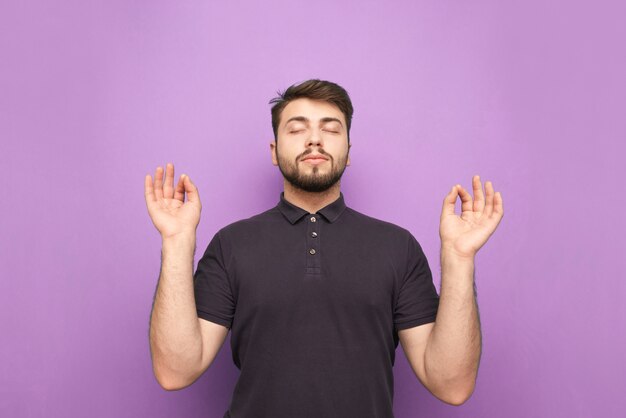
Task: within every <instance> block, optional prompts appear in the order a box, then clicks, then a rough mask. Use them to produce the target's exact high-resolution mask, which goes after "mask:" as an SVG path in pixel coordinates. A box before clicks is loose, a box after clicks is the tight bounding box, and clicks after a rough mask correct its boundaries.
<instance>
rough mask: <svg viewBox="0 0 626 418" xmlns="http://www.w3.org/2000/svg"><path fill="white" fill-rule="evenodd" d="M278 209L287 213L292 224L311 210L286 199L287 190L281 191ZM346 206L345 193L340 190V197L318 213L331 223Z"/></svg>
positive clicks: (286, 216) (286, 215)
mask: <svg viewBox="0 0 626 418" xmlns="http://www.w3.org/2000/svg"><path fill="white" fill-rule="evenodd" d="M277 207H278V209H279V210H280V211H281V212H282V213H283V215H285V218H287V220H288V221H289V222H291V224H292V225H293V224H295V223H296V222H298V221H299V220H300V219H302V217H304V215H308V214H309V212H308V211H306V210H304V209H302V208H301V207H298V206H296V205H294V204H292V203H290V202H288V201H287V200H286V199H285V192H281V193H280V201H279V202H278V205H277ZM345 208H346V204H345V202H344V199H343V193H342V192H339V197H338V198H337V199H336V200H335V201H334V202H332V203H330V204H328V205H326V206H324V207H323V208H322V209H320V210H318V211H317V213H319V214H320V215H322V216H323V217H324V218H326V220H327V221H328V222H330V223H333V222H335V221H336V220H337V219H338V218H339V216H340V215H341V214H342V213H343V211H344V209H345Z"/></svg>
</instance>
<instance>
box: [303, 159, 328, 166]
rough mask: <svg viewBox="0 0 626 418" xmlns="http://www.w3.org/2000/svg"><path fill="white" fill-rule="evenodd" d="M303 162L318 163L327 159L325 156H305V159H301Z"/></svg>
mask: <svg viewBox="0 0 626 418" xmlns="http://www.w3.org/2000/svg"><path fill="white" fill-rule="evenodd" d="M303 161H304V162H305V163H309V164H313V165H318V164H321V163H323V162H325V161H328V160H327V159H326V158H307V159H306V160H303Z"/></svg>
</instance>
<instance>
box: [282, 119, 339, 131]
mask: <svg viewBox="0 0 626 418" xmlns="http://www.w3.org/2000/svg"><path fill="white" fill-rule="evenodd" d="M292 121H298V122H306V123H309V122H310V120H309V118H306V117H304V116H294V117H292V118H289V119H288V120H287V122H285V126H287V125H288V124H289V122H292ZM328 122H338V123H339V125H341V127H342V128H343V123H341V121H340V120H339V119H337V118H331V117H325V118H321V119H320V123H328Z"/></svg>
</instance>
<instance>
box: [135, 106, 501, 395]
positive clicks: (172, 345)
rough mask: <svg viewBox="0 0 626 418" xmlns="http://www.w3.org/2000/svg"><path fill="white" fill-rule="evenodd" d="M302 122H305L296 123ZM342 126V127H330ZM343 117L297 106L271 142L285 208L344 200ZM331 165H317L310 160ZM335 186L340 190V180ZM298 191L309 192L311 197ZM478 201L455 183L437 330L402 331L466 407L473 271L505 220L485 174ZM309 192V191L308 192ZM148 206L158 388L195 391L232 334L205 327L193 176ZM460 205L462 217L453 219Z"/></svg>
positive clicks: (328, 109)
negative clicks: (196, 277)
mask: <svg viewBox="0 0 626 418" xmlns="http://www.w3.org/2000/svg"><path fill="white" fill-rule="evenodd" d="M294 117H302V118H306V120H304V121H302V120H301V121H293V120H291V121H290V119H291V118H294ZM325 118H334V119H337V120H338V121H339V122H337V121H325ZM345 126H346V124H345V118H344V116H343V114H342V113H341V111H340V110H339V109H338V108H337V107H335V106H334V105H331V104H329V103H326V102H320V101H313V100H309V99H297V100H294V101H292V102H290V103H289V104H288V105H287V106H286V107H285V109H284V110H283V114H282V115H281V120H280V123H279V128H278V132H277V139H278V141H274V140H273V141H271V142H270V151H271V157H272V164H273V165H275V166H278V167H279V169H280V171H281V172H282V173H283V177H284V192H285V199H286V200H287V201H289V202H291V203H293V204H294V205H296V206H298V207H301V208H303V209H306V210H307V211H309V213H316V212H317V211H318V210H319V209H321V208H323V207H325V206H326V205H328V204H330V203H332V202H334V201H335V200H336V199H337V198H339V193H340V185H341V184H340V177H341V175H342V174H343V171H344V170H345V168H346V167H347V166H349V165H350V157H349V149H350V147H351V145H349V144H348V136H347V131H346V129H345ZM311 153H313V154H323V155H325V156H327V157H328V161H326V162H324V163H322V164H319V165H311V164H308V163H305V162H303V161H302V158H303V157H304V156H306V155H309V154H311ZM335 180H336V181H335ZM298 185H306V187H305V189H303V188H301V187H298ZM472 188H473V192H474V197H472V196H471V194H470V193H469V192H468V191H467V190H465V189H464V188H463V187H462V186H461V185H460V184H456V185H455V186H454V187H452V189H451V190H450V192H449V193H448V194H447V195H446V196H445V197H444V200H443V207H442V211H441V217H440V227H439V236H440V239H441V260H440V261H441V271H442V277H441V292H440V301H439V310H438V312H437V317H436V320H435V322H433V323H430V324H424V325H420V326H417V327H413V328H409V329H406V330H401V331H399V332H398V335H399V338H400V343H401V344H402V348H403V350H404V353H405V355H406V357H407V359H408V361H409V363H410V365H411V367H412V369H413V371H414V372H415V375H416V376H417V378H418V379H419V380H420V382H422V384H423V385H424V386H425V387H426V388H427V389H428V390H429V391H430V392H431V393H432V394H433V395H434V396H436V397H437V398H439V399H441V400H442V401H444V402H446V403H449V404H451V405H460V404H462V403H464V402H465V401H466V400H467V399H469V397H470V396H471V394H472V392H473V391H474V388H475V383H476V377H477V374H478V366H479V362H480V356H481V331H480V321H479V315H478V305H477V303H476V294H475V283H474V263H475V258H476V254H477V252H478V250H479V249H480V248H482V246H483V245H484V244H485V243H486V242H487V240H488V239H489V237H490V236H491V235H492V234H493V233H494V232H495V230H496V228H497V226H498V224H499V223H500V221H501V219H502V217H503V215H504V207H503V201H502V195H501V193H500V192H495V191H494V188H493V184H492V183H491V182H490V181H487V182H486V183H485V192H484V193H483V189H482V184H481V181H480V177H479V176H478V175H475V176H473V178H472ZM307 189H308V190H307ZM145 195H146V205H147V207H148V212H149V214H150V217H151V219H152V221H153V223H154V225H155V227H156V228H157V230H158V231H159V232H160V233H161V237H162V239H163V254H162V259H163V261H162V267H161V275H160V278H159V285H158V286H157V292H156V294H155V302H154V305H153V311H152V315H151V325H150V344H151V345H150V347H151V354H152V358H153V368H154V372H155V375H156V377H157V380H158V381H159V383H160V384H161V386H162V387H164V388H165V389H167V390H178V389H181V388H183V387H186V386H188V385H190V384H191V383H193V382H194V381H195V380H196V379H197V378H198V377H199V376H200V375H201V374H202V373H203V372H204V371H205V370H206V369H207V368H208V367H209V365H210V364H211V363H212V361H213V359H214V358H215V356H216V355H217V352H218V351H219V350H220V348H221V346H222V345H223V343H224V341H225V338H226V335H227V333H228V328H226V327H223V326H221V325H217V324H214V323H212V322H210V321H206V320H203V319H199V318H197V315H196V312H195V301H194V297H193V283H192V280H193V278H192V273H193V252H194V249H195V233H196V228H197V226H198V223H199V221H200V212H201V209H202V205H201V203H200V197H199V194H198V189H197V187H196V185H195V184H194V183H192V181H191V179H190V178H189V176H186V175H184V174H183V175H181V177H180V179H179V182H178V184H177V185H176V187H174V166H173V164H169V163H168V164H167V166H166V170H165V178H164V170H163V168H162V167H157V170H156V174H155V182H154V184H153V182H152V177H151V176H150V175H147V176H146V178H145ZM457 198H460V199H461V214H460V215H457V214H455V212H454V207H455V202H456V200H457Z"/></svg>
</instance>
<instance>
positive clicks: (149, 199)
mask: <svg viewBox="0 0 626 418" xmlns="http://www.w3.org/2000/svg"><path fill="white" fill-rule="evenodd" d="M144 190H145V194H146V204H147V205H148V208H149V207H150V206H151V205H152V204H153V203H154V202H156V197H155V196H154V186H152V176H151V175H150V174H146V178H145V182H144Z"/></svg>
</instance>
